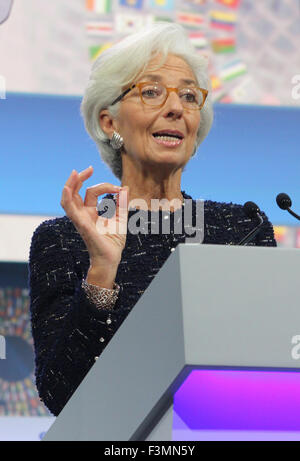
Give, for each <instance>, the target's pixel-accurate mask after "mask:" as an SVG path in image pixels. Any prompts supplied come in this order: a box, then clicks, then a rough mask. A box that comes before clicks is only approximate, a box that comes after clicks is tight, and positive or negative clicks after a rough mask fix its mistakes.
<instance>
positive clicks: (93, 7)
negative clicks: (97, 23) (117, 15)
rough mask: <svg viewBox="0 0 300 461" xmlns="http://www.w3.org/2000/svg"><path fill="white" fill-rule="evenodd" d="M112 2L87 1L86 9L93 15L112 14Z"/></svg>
mask: <svg viewBox="0 0 300 461" xmlns="http://www.w3.org/2000/svg"><path fill="white" fill-rule="evenodd" d="M111 4H112V0H85V7H86V9H87V10H88V11H91V12H93V13H99V14H104V13H110V12H111Z"/></svg>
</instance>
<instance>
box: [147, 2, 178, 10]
mask: <svg viewBox="0 0 300 461" xmlns="http://www.w3.org/2000/svg"><path fill="white" fill-rule="evenodd" d="M149 7H150V8H155V9H158V10H164V11H170V10H173V9H174V0H150V4H149Z"/></svg>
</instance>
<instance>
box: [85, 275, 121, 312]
mask: <svg viewBox="0 0 300 461" xmlns="http://www.w3.org/2000/svg"><path fill="white" fill-rule="evenodd" d="M81 286H82V288H83V289H84V291H85V292H86V294H87V297H88V298H89V300H90V301H91V302H92V303H94V304H95V305H96V307H98V308H99V309H113V307H114V305H115V303H116V301H117V298H118V294H119V291H120V286H119V285H118V284H117V283H114V286H113V288H101V287H98V286H97V285H92V284H91V283H87V281H86V280H85V279H83V280H82V283H81Z"/></svg>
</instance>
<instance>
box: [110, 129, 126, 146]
mask: <svg viewBox="0 0 300 461" xmlns="http://www.w3.org/2000/svg"><path fill="white" fill-rule="evenodd" d="M110 145H111V147H112V148H113V149H115V150H119V149H121V147H122V146H123V145H124V140H123V138H122V136H121V135H120V134H119V133H117V132H116V131H114V134H113V135H112V138H111V140H110Z"/></svg>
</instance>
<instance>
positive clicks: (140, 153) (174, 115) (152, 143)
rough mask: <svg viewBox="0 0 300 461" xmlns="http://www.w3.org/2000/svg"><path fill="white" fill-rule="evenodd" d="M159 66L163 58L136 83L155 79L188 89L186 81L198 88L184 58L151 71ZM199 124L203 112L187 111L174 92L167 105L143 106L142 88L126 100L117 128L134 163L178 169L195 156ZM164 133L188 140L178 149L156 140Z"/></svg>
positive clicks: (171, 58)
mask: <svg viewBox="0 0 300 461" xmlns="http://www.w3.org/2000/svg"><path fill="white" fill-rule="evenodd" d="M158 62H159V56H158V57H156V58H154V59H153V60H152V61H151V62H150V65H149V66H148V68H147V69H146V70H145V72H144V73H143V75H142V76H141V77H140V78H139V79H138V80H137V81H136V82H134V83H138V82H143V81H149V80H150V79H151V77H152V78H153V75H155V76H158V78H159V81H160V82H161V83H163V84H164V85H165V86H166V87H173V88H178V87H180V86H182V85H185V86H186V84H185V83H184V82H183V80H186V79H189V80H193V81H194V82H195V83H194V85H191V86H195V85H196V86H198V83H197V81H196V78H195V75H194V74H193V72H192V70H191V68H190V67H189V65H188V64H187V63H186V62H185V61H184V60H183V59H181V58H180V57H177V56H175V55H168V57H167V60H166V62H165V63H164V65H163V66H162V67H161V68H160V69H159V70H156V71H153V70H152V71H151V70H148V69H149V68H151V67H153V65H156V64H157V63H158ZM151 80H152V79H151ZM187 86H189V85H187ZM199 123H200V111H199V110H187V109H185V108H184V107H183V106H182V103H181V100H180V98H179V96H178V95H177V93H175V92H174V91H171V92H170V93H169V96H168V98H167V100H166V102H165V104H164V105H163V106H162V107H158V108H157V107H153V106H148V105H145V104H143V103H142V101H141V99H140V96H139V90H138V88H134V89H133V90H131V91H130V92H129V93H128V94H127V95H126V96H125V97H124V99H123V100H122V102H121V104H120V111H119V114H118V117H117V119H116V120H115V121H114V126H113V128H114V130H116V131H117V132H118V133H120V135H121V136H122V137H123V139H124V147H125V152H126V154H127V155H129V156H132V157H133V160H134V161H137V162H140V163H142V164H146V165H152V166H153V165H156V166H157V165H159V166H160V167H162V166H163V165H165V166H167V165H169V166H170V167H171V168H175V169H178V168H180V167H183V166H184V165H185V164H186V163H187V162H188V161H189V159H190V157H191V155H192V153H193V150H194V145H195V141H196V135H197V130H198V127H199ZM162 130H163V131H165V130H178V131H180V132H181V133H182V134H183V136H184V138H183V140H182V141H181V142H179V143H177V144H176V145H166V143H164V142H163V140H162V139H157V138H155V137H154V136H153V133H156V132H158V131H162Z"/></svg>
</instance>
